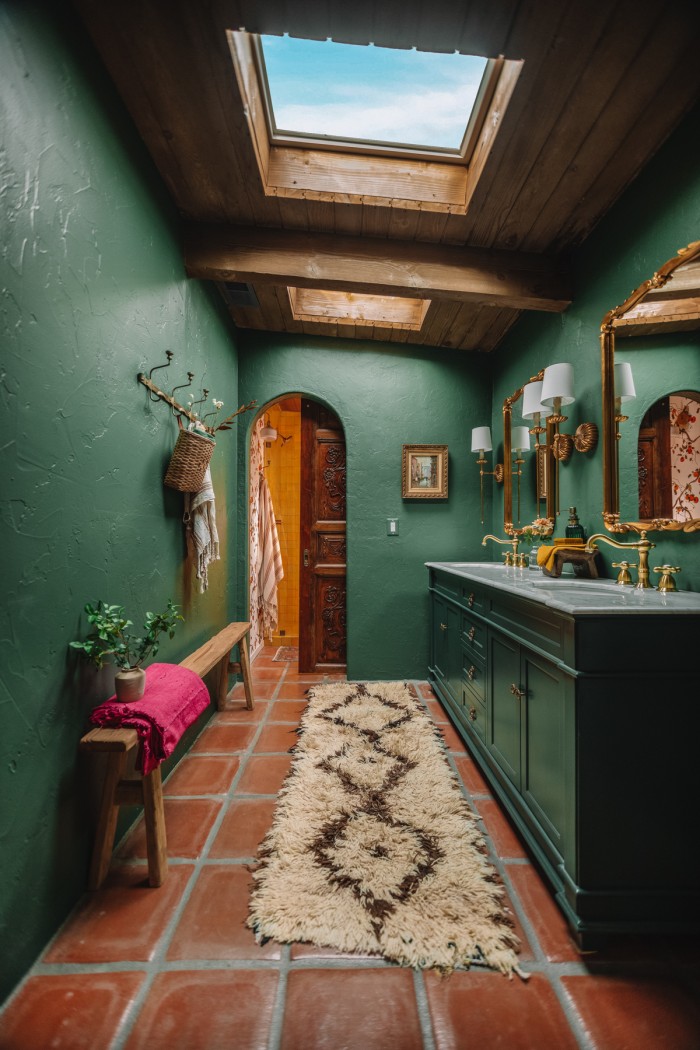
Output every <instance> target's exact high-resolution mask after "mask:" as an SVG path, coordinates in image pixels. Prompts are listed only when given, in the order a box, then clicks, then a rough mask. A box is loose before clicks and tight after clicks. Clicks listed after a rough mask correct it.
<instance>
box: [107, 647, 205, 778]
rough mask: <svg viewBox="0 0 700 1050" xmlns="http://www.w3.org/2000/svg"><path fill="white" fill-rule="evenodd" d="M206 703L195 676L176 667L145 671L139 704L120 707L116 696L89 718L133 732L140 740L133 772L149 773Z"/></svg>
mask: <svg viewBox="0 0 700 1050" xmlns="http://www.w3.org/2000/svg"><path fill="white" fill-rule="evenodd" d="M208 703H209V691H208V689H207V687H206V686H205V684H204V682H203V681H202V679H201V678H200V677H199V675H196V674H195V673H194V671H189V670H188V669H187V668H186V667H180V666H179V665H178V664H151V666H150V667H147V668H146V690H145V692H144V694H143V696H142V697H141V699H140V700H136V701H134V702H132V703H130V704H122V703H120V702H119V701H118V700H117V699H116V696H112V697H110V698H109V700H106V701H105V702H104V703H103V704H100V705H99V707H96V708H95V710H94V711H93V712H92V714H91V715H90V721H91V722H93V723H94V724H95V725H98V726H109V727H110V728H117V727H119V728H121V727H122V726H126V727H128V728H129V729H135V730H136V732H137V733H138V735H139V737H140V738H141V747H140V748H139V756H138V759H137V767H136V768H137V769H138V770H139V771H140V772H141V773H143V774H144V776H145V775H146V774H148V773H151V772H153V770H154V769H155V768H156V766H158V765H159V764H160V763H161V762H162V761H163V759H164V758H168V757H169V755H172V753H173V751H174V750H175V747H176V745H177V743H178V741H179V740H180V737H181V736H182V734H183V733H184V732H185V730H186V729H187V727H188V726H191V725H192V723H193V722H194V720H195V719H196V718H197V716H198V715H200V714H201V713H202V711H203V710H204V709H205V707H206V706H207V704H208Z"/></svg>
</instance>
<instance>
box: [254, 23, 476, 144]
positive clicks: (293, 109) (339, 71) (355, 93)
mask: <svg viewBox="0 0 700 1050" xmlns="http://www.w3.org/2000/svg"><path fill="white" fill-rule="evenodd" d="M260 39H261V41H262V47H263V54H264V57H265V66H266V69H267V77H268V83H269V86H270V96H271V100H272V107H273V110H274V116H275V123H276V125H277V128H278V130H280V131H288V132H297V133H299V132H302V133H306V134H310V135H329V136H332V137H333V138H350V139H359V140H361V141H367V140H370V139H372V140H377V141H381V142H389V143H406V144H411V145H416V146H422V147H424V148H425V147H428V148H431V147H433V148H434V147H440V148H443V149H453V150H458V149H459V147H460V145H461V143H462V137H463V135H464V132H465V129H466V126H467V123H468V121H469V116H470V114H471V111H472V108H473V105H474V100H475V98H476V95H477V92H478V90H479V85H480V83H481V78H482V76H483V73H484V69H485V67H486V61H487V60H486V59H485V58H478V57H475V56H473V55H458V54H451V55H438V54H430V53H427V52H425V51H399V50H394V49H391V48H383V47H374V46H373V45H371V44H370V45H369V46H359V45H357V44H336V43H335V42H333V41H330V40H324V41H319V40H297V39H293V38H291V37H287V36H285V37H278V36H262V37H261V38H260Z"/></svg>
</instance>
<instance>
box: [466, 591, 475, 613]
mask: <svg viewBox="0 0 700 1050" xmlns="http://www.w3.org/2000/svg"><path fill="white" fill-rule="evenodd" d="M475 597H476V595H475V594H474V592H473V591H472V593H471V594H470V595H469V597H468V598H467V605H468V606H469V608H470V609H471V607H472V605H473V604H474V598H475Z"/></svg>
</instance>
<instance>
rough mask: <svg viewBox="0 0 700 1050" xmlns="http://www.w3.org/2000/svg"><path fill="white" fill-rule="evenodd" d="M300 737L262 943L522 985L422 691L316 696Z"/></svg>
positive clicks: (282, 803) (378, 685) (261, 922)
mask: <svg viewBox="0 0 700 1050" xmlns="http://www.w3.org/2000/svg"><path fill="white" fill-rule="evenodd" d="M299 732H300V740H299V743H298V744H297V746H296V748H295V757H294V762H293V765H292V769H291V772H290V774H289V776H288V778H287V780H286V782H285V784H284V786H283V788H282V791H281V792H280V797H279V802H278V805H277V809H276V812H275V817H274V822H273V825H272V828H271V830H270V832H269V833H268V835H267V837H266V838H265V840H264V842H263V843H262V846H261V848H260V853H259V859H260V861H261V864H260V867H259V868H258V869H257V870H256V872H255V880H256V884H255V887H254V890H253V893H252V898H251V910H250V916H249V919H248V925H249V926H250V927H251V928H252V929H253V930H254V931H255V934H256V937H257V938H258V940H259V941H263V940H267V939H269V938H273V939H274V940H277V941H281V942H292V941H309V942H311V943H313V944H318V945H324V946H327V947H332V948H336V949H338V950H340V951H344V952H362V953H369V954H380V955H383V956H384V957H385V958H386V959H390V960H393V961H395V962H397V963H401V964H403V965H407V966H415V967H421V968H423V967H435V968H437V969H440V970H442V971H444V972H449V971H451V970H452V969H454V968H455V967H467V968H468V967H469V966H470V965H471V964H472V963H476V964H481V965H485V966H490V967H493V968H494V969H498V970H501V971H503V972H504V973H511V972H512V971H516V972H518V973H520V970H519V969H518V966H517V955H516V951H517V948H518V941H517V938H516V937H515V935H514V933H513V923H512V919H511V917H510V914H509V912H508V909H507V907H506V905H505V903H504V893H503V889H502V886H501V883H500V879H499V877H498V875H497V873H496V871H495V870H494V868H493V867H492V866H491V864H490V863H489V861H488V860H487V858H486V855H485V854H486V848H485V845H484V842H483V839H482V837H481V835H480V833H479V830H478V828H477V826H476V818H475V817H474V815H473V814H472V812H471V810H470V809H469V807H468V805H467V803H466V801H465V799H464V798H463V796H462V794H461V792H460V789H459V785H458V783H457V779H456V777H455V776H454V774H453V773H452V771H451V769H450V767H449V765H448V763H447V760H446V757H445V752H444V745H443V743H442V741H441V739H440V738H439V731H438V730H437V728H436V727H435V726H434V724H433V723H432V721H431V720H430V718H429V717H428V715H427V714H426V713H425V710H424V708H423V707H422V705H421V703H420V701H419V700H418V698H417V696H416V695H415V693H414V692H413V691H412V689H411V688H409V686H407V685H406V684H404V683H402V682H370V683H359V684H358V683H353V682H338V683H334V684H332V685H321V686H315V687H314V688H313V689H312V690H311V691H310V694H309V704H308V707H307V709H306V711H305V712H304V715H303V717H302V721H301V727H300V731H299ZM521 976H525V975H524V974H521Z"/></svg>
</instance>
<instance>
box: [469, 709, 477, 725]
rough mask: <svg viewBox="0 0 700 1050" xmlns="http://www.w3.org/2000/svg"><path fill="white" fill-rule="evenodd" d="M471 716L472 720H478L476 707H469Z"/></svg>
mask: <svg viewBox="0 0 700 1050" xmlns="http://www.w3.org/2000/svg"><path fill="white" fill-rule="evenodd" d="M469 717H470V719H471V720H472V722H476V708H475V707H470V708H469Z"/></svg>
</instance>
